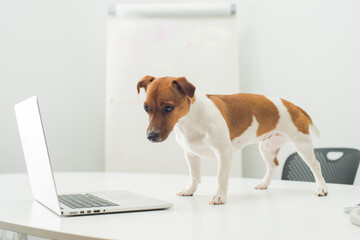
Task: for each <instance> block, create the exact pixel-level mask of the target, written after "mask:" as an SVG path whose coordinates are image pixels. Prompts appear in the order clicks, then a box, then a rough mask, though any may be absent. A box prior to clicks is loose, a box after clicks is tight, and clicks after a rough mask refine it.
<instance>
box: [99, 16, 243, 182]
mask: <svg viewBox="0 0 360 240" xmlns="http://www.w3.org/2000/svg"><path fill="white" fill-rule="evenodd" d="M237 54H238V50H237V41H236V19H235V16H234V15H224V16H202V17H194V16H186V17H184V16H176V17H171V16H170V17H168V16H161V17H159V16H151V17H141V16H140V17H133V16H130V17H129V16H111V15H109V17H108V29H107V78H106V137H105V138H106V144H105V152H106V157H105V170H106V171H122V172H155V173H176V174H187V173H188V169H187V165H186V161H185V159H184V156H183V151H182V149H181V147H180V146H179V145H178V144H177V143H176V141H175V139H174V133H171V134H170V136H169V138H168V139H167V140H166V141H165V142H162V143H156V144H154V143H150V142H149V141H148V140H147V138H146V128H147V126H148V116H147V114H146V112H145V111H144V110H143V102H144V100H145V93H144V91H143V90H142V91H141V94H140V95H138V94H137V91H136V85H137V82H138V81H139V80H140V79H141V78H142V77H143V76H145V75H152V76H155V77H161V76H185V77H186V78H187V79H188V80H189V81H190V82H192V83H193V84H194V85H195V86H196V87H197V91H201V92H203V93H219V94H226V93H236V92H239V90H240V86H239V78H238V75H239V74H238V55H237ZM216 169H217V162H216V160H214V159H212V160H206V161H203V168H202V174H203V175H215V174H216ZM232 175H236V176H241V162H240V153H237V154H236V155H235V156H234V165H233V172H232Z"/></svg>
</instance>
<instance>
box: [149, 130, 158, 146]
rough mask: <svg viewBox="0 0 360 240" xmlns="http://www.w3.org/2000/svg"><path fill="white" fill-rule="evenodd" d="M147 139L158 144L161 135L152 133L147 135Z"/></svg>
mask: <svg viewBox="0 0 360 240" xmlns="http://www.w3.org/2000/svg"><path fill="white" fill-rule="evenodd" d="M147 139H149V141H150V142H153V143H156V142H159V139H160V138H159V133H156V132H150V133H148V135H147Z"/></svg>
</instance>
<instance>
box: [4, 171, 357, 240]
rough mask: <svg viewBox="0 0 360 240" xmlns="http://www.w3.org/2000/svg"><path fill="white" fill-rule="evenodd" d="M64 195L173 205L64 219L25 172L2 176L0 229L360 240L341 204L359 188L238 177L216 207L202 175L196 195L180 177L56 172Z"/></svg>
mask: <svg viewBox="0 0 360 240" xmlns="http://www.w3.org/2000/svg"><path fill="white" fill-rule="evenodd" d="M55 179H56V184H57V188H58V191H59V193H69V192H77V191H81V192H84V191H102V190H106V191H107V190H121V189H123V190H128V191H133V192H137V193H142V194H145V195H148V196H153V197H156V198H159V199H162V200H166V201H169V202H172V203H174V207H173V208H171V209H168V210H160V211H147V212H133V213H117V214H107V215H93V216H79V217H59V216H57V215H56V214H54V213H53V212H51V211H50V210H48V209H46V208H45V207H43V206H42V205H40V204H38V203H37V202H35V201H33V200H32V195H31V191H30V185H29V182H28V178H27V175H26V174H5V175H0V189H1V194H0V196H1V197H0V228H3V229H8V230H12V231H17V232H23V233H26V234H30V235H36V236H41V237H47V238H53V239H136V240H140V239H157V240H158V239H166V240H168V239H172V240H176V239H196V240H201V239H206V240H207V239H216V240H223V239H240V238H242V239H276V240H279V239H307V240H309V239H360V227H357V226H355V225H352V224H351V223H350V220H349V216H348V215H346V214H344V211H343V208H344V207H346V206H352V205H354V204H355V203H359V202H360V188H359V187H358V186H347V185H337V184H329V185H328V190H329V195H328V196H327V197H325V198H318V197H315V195H314V189H315V183H304V182H288V181H273V182H272V184H271V186H270V188H269V189H268V190H254V189H253V187H254V185H255V184H256V183H257V181H258V180H257V179H242V178H232V179H231V180H230V185H229V196H228V202H227V203H226V205H222V206H211V205H209V204H208V200H209V197H210V195H211V194H212V193H213V191H214V190H215V187H216V181H215V178H214V177H203V179H202V183H201V184H200V185H199V188H198V191H197V192H196V194H195V195H194V197H178V196H176V195H175V193H176V192H177V191H178V190H180V189H181V188H182V187H183V186H185V185H186V184H187V180H188V177H187V176H180V175H150V174H124V173H56V174H55Z"/></svg>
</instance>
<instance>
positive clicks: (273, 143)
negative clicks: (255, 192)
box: [255, 134, 287, 189]
mask: <svg viewBox="0 0 360 240" xmlns="http://www.w3.org/2000/svg"><path fill="white" fill-rule="evenodd" d="M286 141H287V138H286V137H285V136H282V135H280V134H274V135H270V137H269V138H268V139H266V140H264V141H262V142H260V143H259V151H260V154H261V157H262V158H263V160H264V161H265V164H266V173H265V176H264V178H263V179H262V180H261V182H260V183H259V184H257V185H256V186H255V189H267V188H268V186H269V185H270V182H271V177H272V175H273V172H274V170H275V167H276V166H278V165H279V162H278V160H277V157H276V156H277V154H278V153H279V151H280V147H281V146H282V145H283V144H284V143H285V142H286Z"/></svg>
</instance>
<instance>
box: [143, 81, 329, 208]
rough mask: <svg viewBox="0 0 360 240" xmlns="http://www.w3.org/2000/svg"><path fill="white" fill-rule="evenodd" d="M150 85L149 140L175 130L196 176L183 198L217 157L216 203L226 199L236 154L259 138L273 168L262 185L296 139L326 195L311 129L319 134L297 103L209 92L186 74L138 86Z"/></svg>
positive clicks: (269, 167)
mask: <svg viewBox="0 0 360 240" xmlns="http://www.w3.org/2000/svg"><path fill="white" fill-rule="evenodd" d="M140 88H144V89H145V92H146V100H145V102H144V109H145V111H146V112H147V113H148V114H149V120H150V123H149V127H148V129H147V138H148V139H149V140H150V141H151V142H154V143H155V142H162V141H164V140H165V139H166V138H167V137H168V136H169V134H170V133H171V131H172V130H173V129H174V130H175V137H176V140H177V142H178V143H179V144H180V145H181V147H182V148H183V149H184V152H185V158H186V160H187V163H188V166H189V171H190V175H191V179H190V183H189V185H188V186H187V187H186V188H185V189H183V190H182V191H180V192H179V193H178V195H180V196H191V195H193V193H194V192H195V190H196V188H197V185H198V184H199V182H200V160H201V158H217V160H218V171H217V180H218V188H217V191H216V193H215V194H214V195H213V196H212V197H211V199H210V204H224V203H225V201H226V195H227V188H228V182H229V172H230V167H231V159H232V154H233V152H234V151H235V150H238V149H241V148H243V147H244V146H246V145H248V144H252V143H257V142H259V150H260V153H261V156H262V158H263V159H264V161H265V164H266V167H267V170H266V174H265V177H264V178H263V179H262V181H261V182H260V183H259V184H258V185H256V186H255V188H256V189H266V188H267V187H268V186H269V184H270V181H271V176H272V173H273V171H274V168H275V166H278V165H279V162H278V160H277V154H278V152H279V150H280V147H281V146H282V145H283V144H284V143H285V142H286V141H290V142H291V143H292V145H293V146H294V148H295V149H296V151H297V152H298V153H299V155H300V156H301V157H302V158H303V159H304V160H305V162H306V163H307V165H308V166H309V167H310V169H311V171H312V173H313V174H314V177H315V180H316V195H317V196H326V195H327V188H326V183H325V180H324V178H323V176H322V174H321V167H320V164H319V162H318V161H317V160H316V159H315V155H314V150H313V144H312V140H311V137H310V131H309V129H311V130H312V132H313V133H314V134H315V135H319V131H318V129H317V128H316V127H315V126H314V124H313V123H312V120H311V118H310V117H309V115H308V114H307V113H306V112H305V111H304V110H302V109H301V108H299V107H297V106H296V105H294V104H292V103H290V102H288V101H286V100H283V99H280V98H270V97H265V96H262V95H256V94H245V93H244V94H242V93H240V94H233V95H205V94H201V93H199V92H198V91H197V92H196V94H195V86H194V85H193V84H191V83H190V82H189V81H188V80H186V78H184V77H179V78H176V77H162V78H155V77H152V76H145V77H144V78H142V79H141V80H140V81H139V82H138V84H137V91H138V93H140Z"/></svg>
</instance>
